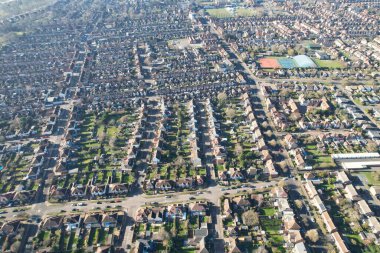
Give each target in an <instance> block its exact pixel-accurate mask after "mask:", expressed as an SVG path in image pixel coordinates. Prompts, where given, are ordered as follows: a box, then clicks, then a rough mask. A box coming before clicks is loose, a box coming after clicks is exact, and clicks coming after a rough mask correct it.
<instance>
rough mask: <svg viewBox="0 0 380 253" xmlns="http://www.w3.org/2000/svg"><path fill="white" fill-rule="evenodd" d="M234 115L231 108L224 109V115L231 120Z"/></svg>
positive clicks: (234, 112)
mask: <svg viewBox="0 0 380 253" xmlns="http://www.w3.org/2000/svg"><path fill="white" fill-rule="evenodd" d="M235 115H236V111H235V110H234V109H232V108H227V109H226V116H227V118H229V119H230V120H232V119H233V118H234V117H235Z"/></svg>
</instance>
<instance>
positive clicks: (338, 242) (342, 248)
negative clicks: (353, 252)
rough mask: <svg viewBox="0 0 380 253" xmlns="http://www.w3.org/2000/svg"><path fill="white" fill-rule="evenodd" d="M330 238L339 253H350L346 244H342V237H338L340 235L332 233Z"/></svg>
mask: <svg viewBox="0 0 380 253" xmlns="http://www.w3.org/2000/svg"><path fill="white" fill-rule="evenodd" d="M331 236H332V238H333V240H334V242H335V246H336V248H337V249H338V251H339V253H349V252H350V251H349V250H348V248H347V246H346V244H345V243H344V241H343V239H342V237H341V236H340V234H339V233H338V232H334V233H332V234H331Z"/></svg>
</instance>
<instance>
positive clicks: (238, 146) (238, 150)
mask: <svg viewBox="0 0 380 253" xmlns="http://www.w3.org/2000/svg"><path fill="white" fill-rule="evenodd" d="M242 153H243V147H242V146H241V144H240V143H237V144H236V146H235V155H236V156H239V155H241V154H242Z"/></svg>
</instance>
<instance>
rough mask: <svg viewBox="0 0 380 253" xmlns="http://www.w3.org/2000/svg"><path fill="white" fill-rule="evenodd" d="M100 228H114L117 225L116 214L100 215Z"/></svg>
mask: <svg viewBox="0 0 380 253" xmlns="http://www.w3.org/2000/svg"><path fill="white" fill-rule="evenodd" d="M101 222H102V227H104V228H114V227H116V225H117V213H113V214H109V213H104V214H103V215H102V221H101Z"/></svg>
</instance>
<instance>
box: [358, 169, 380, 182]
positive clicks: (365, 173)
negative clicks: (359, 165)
mask: <svg viewBox="0 0 380 253" xmlns="http://www.w3.org/2000/svg"><path fill="white" fill-rule="evenodd" d="M357 174H358V175H361V176H363V177H366V178H367V180H368V184H370V185H380V181H379V180H377V178H376V177H374V176H373V175H372V172H370V171H362V172H360V173H357Z"/></svg>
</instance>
